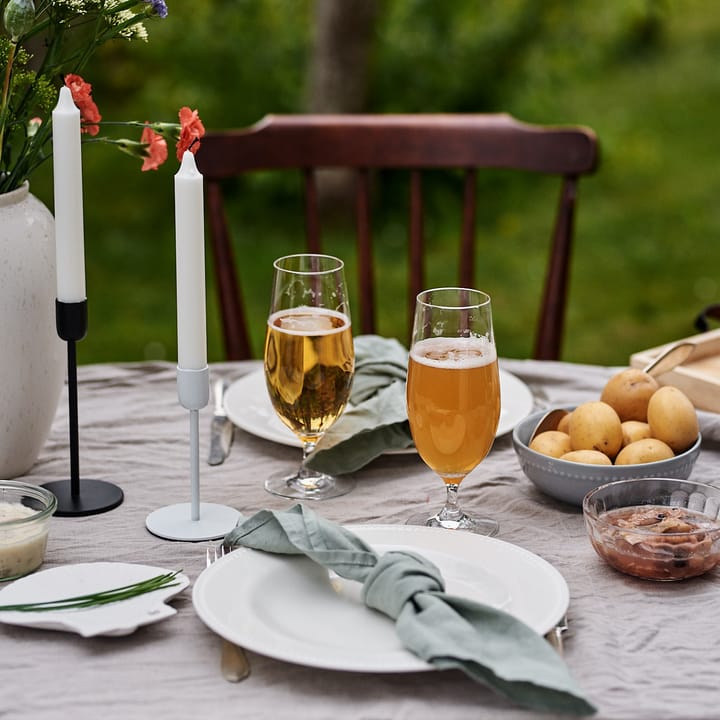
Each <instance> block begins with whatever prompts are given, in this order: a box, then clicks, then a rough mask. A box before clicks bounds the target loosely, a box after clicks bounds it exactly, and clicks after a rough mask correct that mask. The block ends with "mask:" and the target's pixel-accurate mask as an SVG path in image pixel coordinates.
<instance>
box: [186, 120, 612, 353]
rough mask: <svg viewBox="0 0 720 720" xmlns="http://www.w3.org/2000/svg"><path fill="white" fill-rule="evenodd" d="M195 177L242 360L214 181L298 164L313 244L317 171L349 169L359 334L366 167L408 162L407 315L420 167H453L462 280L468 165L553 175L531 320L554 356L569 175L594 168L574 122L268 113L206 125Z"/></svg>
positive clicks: (469, 202)
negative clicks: (459, 193)
mask: <svg viewBox="0 0 720 720" xmlns="http://www.w3.org/2000/svg"><path fill="white" fill-rule="evenodd" d="M196 159H197V163H198V168H199V170H200V172H201V173H202V174H203V175H204V177H205V182H206V193H207V209H208V220H209V229H210V235H211V241H212V252H213V255H214V264H215V273H216V282H217V288H218V293H219V303H220V308H221V315H222V318H221V319H222V327H223V334H224V342H225V350H226V354H227V357H228V359H230V360H235V359H244V358H248V357H252V350H251V347H250V341H249V335H248V329H247V325H246V319H245V314H244V308H243V300H242V296H241V293H240V287H239V283H238V278H237V273H236V266H235V261H234V258H233V252H232V246H231V241H230V230H229V227H228V222H227V217H226V212H225V207H224V198H223V181H225V180H228V179H230V178H234V177H237V176H239V175H242V174H245V173H249V172H252V171H257V170H273V169H274V170H279V169H291V168H297V169H298V170H300V172H301V173H302V174H303V177H304V188H305V228H306V240H307V250H308V251H310V252H319V251H320V250H321V241H320V212H319V202H318V190H317V182H316V171H317V170H319V169H325V168H349V169H351V170H353V171H354V172H355V173H356V175H357V184H356V190H355V203H356V229H357V247H358V276H359V277H358V284H359V293H358V296H359V299H360V330H361V332H363V333H374V332H375V293H374V268H373V257H372V232H371V218H370V205H371V203H370V199H371V198H370V177H369V176H370V172H371V171H373V170H376V169H381V168H388V169H407V170H409V173H410V183H409V184H410V191H409V194H410V197H409V259H408V273H409V278H408V289H409V297H408V303H409V306H410V312H409V317H410V318H412V307H413V306H414V301H415V296H416V295H417V293H418V292H419V291H420V290H422V289H424V287H423V278H424V255H423V193H422V179H421V178H422V175H421V172H422V170H428V169H437V168H458V169H461V170H462V171H464V197H463V217H462V230H461V237H460V248H459V277H458V283H459V284H460V285H461V286H466V287H472V286H473V285H474V267H475V262H474V254H475V224H476V182H477V170H478V169H482V168H502V169H515V170H523V171H529V172H535V173H542V174H547V175H556V176H558V177H559V178H561V179H562V182H561V192H560V201H559V204H558V206H557V212H556V215H555V224H554V229H553V234H552V247H551V251H550V255H549V261H548V269H547V274H546V278H545V286H544V289H543V296H542V302H541V307H540V312H539V315H538V323H537V328H536V337H535V347H534V353H533V355H534V357H535V358H538V359H557V358H559V356H560V348H561V342H562V334H563V324H564V316H565V306H566V303H567V286H568V273H569V263H570V255H571V245H572V237H573V226H574V212H575V204H576V195H577V183H578V179H579V177H580V176H581V175H585V174H589V173H592V172H593V171H594V170H595V168H596V165H597V160H598V150H597V140H596V137H595V134H594V133H593V132H592V131H591V130H589V129H587V128H582V127H543V126H538V125H530V124H526V123H521V122H518V121H517V120H515V119H514V118H513V117H511V116H510V115H507V114H504V113H503V114H459V115H432V114H420V115H287V116H284V115H269V116H266V117H265V118H263V119H262V120H261V121H260V122H258V123H257V124H255V125H253V126H252V127H250V128H246V129H241V130H229V131H224V132H208V133H207V134H206V135H205V136H204V137H203V139H202V143H201V147H200V149H199V151H198V153H197V157H196Z"/></svg>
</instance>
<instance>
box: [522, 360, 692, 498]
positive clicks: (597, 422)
mask: <svg viewBox="0 0 720 720" xmlns="http://www.w3.org/2000/svg"><path fill="white" fill-rule="evenodd" d="M560 410H564V411H565V412H559V413H553V418H554V419H555V422H554V423H553V426H551V427H547V423H543V427H542V431H541V432H536V429H537V428H538V424H539V423H540V421H541V420H543V418H545V416H546V415H547V411H546V410H545V411H540V412H537V413H533V414H531V415H528V416H527V417H526V418H525V419H524V420H523V421H521V422H520V423H518V425H516V426H515V429H514V430H513V436H512V440H513V447H514V448H515V452H516V454H517V457H518V460H519V461H520V467H521V468H522V470H523V472H524V473H525V475H527V477H528V478H529V479H530V480H531V481H532V482H533V483H534V484H535V485H536V486H537V487H538V488H539V489H540V490H541V491H542V492H544V493H546V494H547V495H550V496H552V497H554V498H556V499H558V500H562V501H564V502H567V503H571V504H573V505H577V506H582V501H583V498H584V497H585V495H586V494H587V493H588V492H590V491H591V490H593V489H595V488H596V487H599V486H600V485H604V484H606V483H610V482H615V481H618V480H629V479H633V478H678V479H682V480H685V479H687V478H688V477H689V476H690V473H691V472H692V469H693V466H694V464H695V461H696V460H697V457H698V455H699V454H700V442H701V439H702V438H701V435H700V429H699V424H698V419H697V413H696V411H695V407H694V406H693V404H692V402H691V401H690V400H689V399H688V397H687V396H686V395H685V394H684V393H683V392H682V391H681V390H679V389H678V388H675V387H673V386H671V385H665V386H662V387H661V386H660V385H658V383H657V381H656V380H655V378H653V377H652V376H651V375H648V374H647V373H645V372H643V371H642V370H639V369H636V368H628V369H626V370H622V371H620V372H619V373H617V374H616V375H614V376H613V377H612V378H610V380H608V382H607V384H606V385H605V387H604V388H603V390H602V393H601V395H600V397H599V398H598V399H597V400H591V401H588V402H583V403H580V404H579V405H574V406H566V407H563V408H560Z"/></svg>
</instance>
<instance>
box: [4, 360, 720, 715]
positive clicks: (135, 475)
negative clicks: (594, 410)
mask: <svg viewBox="0 0 720 720" xmlns="http://www.w3.org/2000/svg"><path fill="white" fill-rule="evenodd" d="M502 365H503V367H504V368H505V369H506V370H509V371H510V372H513V373H515V374H516V375H517V376H518V377H520V378H522V379H524V380H525V381H526V382H527V383H528V384H529V385H530V387H531V388H532V389H533V391H534V392H535V393H536V397H537V398H538V401H539V402H540V403H547V402H551V403H577V402H580V401H582V400H586V399H596V398H597V396H598V393H599V390H600V388H601V387H602V385H603V383H604V382H605V380H606V379H607V378H608V377H609V376H610V374H611V373H612V372H613V370H612V369H609V368H600V367H591V366H581V365H571V364H562V363H541V362H535V361H515V360H513V361H511V360H506V361H503V363H502ZM254 367H255V366H254V365H252V364H223V365H215V366H213V367H212V368H211V374H212V375H213V376H215V377H217V376H225V377H227V378H228V379H230V380H233V379H236V378H238V377H240V376H241V375H242V374H244V373H245V372H248V370H250V369H254ZM79 380H80V393H79V403H80V463H81V473H82V475H83V476H85V477H97V478H102V479H106V480H110V481H112V482H115V483H117V484H119V485H120V486H121V487H122V488H123V490H124V491H125V502H124V503H123V504H122V505H121V506H120V507H119V508H117V509H115V510H113V511H111V512H108V513H105V514H102V515H96V516H91V517H85V518H55V519H54V520H53V525H52V535H51V538H50V543H49V547H48V553H47V561H46V565H45V567H52V566H56V565H61V564H66V563H76V562H86V561H93V560H105V559H112V560H120V561H127V562H142V563H149V564H155V565H162V566H165V567H171V568H183V569H184V570H185V572H186V573H187V574H188V575H189V576H190V578H191V580H195V578H196V577H197V576H198V575H199V573H200V572H201V571H202V569H203V568H204V564H205V556H204V551H203V548H202V547H200V546H198V545H197V544H192V543H185V542H170V541H164V540H161V539H159V538H157V537H155V536H153V535H151V534H150V533H149V532H147V530H146V529H145V517H146V515H147V514H148V513H149V512H151V511H152V510H154V509H156V508H158V507H162V506H165V505H168V504H172V503H176V502H187V501H189V480H188V444H187V433H188V418H187V411H185V410H183V409H182V408H181V407H180V405H179V404H178V402H177V393H176V384H175V370H174V368H173V367H172V366H171V365H169V364H158V363H155V364H132V365H94V366H83V367H81V368H80V371H79ZM210 415H211V408H210V407H208V408H206V409H205V410H203V411H202V414H201V427H202V435H201V452H202V456H203V459H204V458H205V457H206V452H207V446H208V428H209V422H210ZM701 419H702V427H703V430H704V432H705V442H704V447H703V451H702V453H701V455H700V458H699V460H698V463H697V465H696V468H695V470H694V473H693V477H694V478H697V479H703V480H706V481H709V482H716V481H717V467H718V459H720V429H719V428H718V422H717V416H714V415H706V414H703V415H702V418H701ZM297 461H298V451H297V450H295V449H293V448H288V447H284V446H280V445H276V444H273V443H271V442H268V441H265V440H261V439H259V438H255V437H253V436H251V435H248V434H246V433H245V432H243V431H241V430H239V429H238V430H236V431H235V443H234V445H233V448H232V453H231V455H230V458H229V459H228V461H227V462H226V463H225V464H224V465H221V466H218V467H215V468H210V467H209V466H207V465H205V464H204V462H203V466H202V469H201V478H202V480H201V485H202V499H203V500H204V501H207V502H219V503H224V504H229V505H233V506H235V507H237V508H238V509H239V510H240V511H242V512H243V513H246V514H247V513H252V512H254V511H256V510H258V509H260V508H263V507H269V508H279V509H282V508H287V507H289V506H290V504H291V501H286V500H284V499H282V498H277V497H274V496H271V495H269V494H267V493H266V492H265V491H264V490H263V487H262V483H263V480H264V478H265V477H266V476H267V475H268V474H269V473H270V472H271V471H273V470H275V469H277V468H279V467H281V466H291V465H293V464H294V463H296V462H297ZM67 473H68V448H67V407H66V400H65V397H64V396H63V398H62V399H61V403H60V407H59V410H58V416H57V419H56V422H55V424H54V426H53V430H52V433H51V436H50V438H49V440H48V442H47V444H46V446H45V448H44V449H43V451H42V453H41V456H40V459H39V461H38V463H37V465H36V467H35V468H34V469H33V471H32V472H31V473H30V475H29V476H28V480H30V481H31V482H36V483H41V482H45V481H48V480H54V479H58V478H61V477H64V476H67ZM357 479H358V484H357V487H356V489H355V490H354V491H353V492H352V493H351V494H349V495H346V496H344V497H341V498H336V499H333V500H329V501H325V502H323V503H319V504H316V505H314V506H313V507H315V508H316V509H318V510H319V511H320V512H321V513H322V514H323V515H325V516H326V517H328V518H329V519H331V520H334V521H338V522H353V523H403V522H404V521H405V519H406V517H407V516H408V514H409V513H410V512H411V511H414V510H417V509H418V508H420V507H422V506H424V505H428V504H429V505H432V506H435V505H436V504H438V503H440V501H441V500H442V492H443V491H442V488H441V487H440V486H439V483H438V481H437V479H436V478H435V477H434V476H433V475H432V473H431V472H430V471H429V470H427V469H426V468H425V467H424V466H423V464H422V462H421V461H420V460H419V459H418V458H417V457H416V456H414V455H403V456H385V457H382V458H380V459H378V460H376V461H375V462H374V463H372V464H371V465H370V466H368V467H366V468H365V469H364V470H362V471H360V472H359V473H357ZM461 498H462V500H463V502H464V503H465V504H466V505H467V506H468V507H469V508H474V509H483V510H485V511H487V512H488V513H490V514H492V515H493V516H495V517H497V518H498V519H499V520H500V525H501V530H500V538H501V539H503V540H506V541H508V542H511V543H516V544H518V545H521V546H523V547H525V548H527V549H528V550H531V551H533V552H535V553H537V554H539V555H540V556H542V557H544V558H545V559H546V560H548V561H549V562H551V563H552V564H553V565H555V566H556V567H557V568H558V569H559V570H560V572H561V573H562V574H563V575H564V577H565V578H566V580H567V582H568V585H569V588H570V593H571V602H570V610H569V617H570V623H571V627H572V630H571V635H570V637H569V638H568V641H567V646H566V658H567V661H568V663H569V665H570V667H571V669H572V671H573V673H574V675H575V677H576V678H577V680H578V682H579V683H580V685H581V687H583V689H584V690H585V691H586V692H587V694H588V696H589V698H590V699H591V700H592V701H593V702H594V703H595V704H596V705H597V706H598V707H599V713H598V717H600V718H608V719H609V718H627V719H630V718H633V719H635V720H642V719H644V718H648V719H650V718H653V720H654V719H656V718H663V719H665V720H668V719H672V718H677V719H678V720H679V719H682V720H689V719H693V720H698V719H700V718H708V719H710V718H712V719H715V718H718V717H720V691H719V690H718V685H720V680H719V679H718V677H719V675H718V669H717V668H718V667H720V623H718V622H717V614H718V602H719V601H718V598H719V597H720V595H719V594H718V589H719V588H718V573H717V572H713V573H711V574H709V575H707V576H705V577H703V578H699V579H696V580H692V581H688V582H683V583H676V584H673V583H670V584H655V583H648V582H643V581H639V580H634V579H631V578H629V577H626V576H623V575H620V574H618V573H616V572H614V571H613V570H611V569H610V568H608V567H606V566H605V565H604V564H603V563H602V562H601V561H600V560H599V559H598V558H597V557H596V555H595V554H594V552H593V550H592V548H591V547H590V544H589V542H588V541H587V539H586V536H585V531H584V529H583V521H582V515H581V513H580V510H579V509H577V508H574V507H570V506H567V505H563V504H561V503H559V502H556V501H554V500H553V499H551V498H548V497H545V496H543V495H541V494H540V493H539V492H538V491H537V490H536V489H535V488H534V486H533V485H532V484H531V483H530V482H529V481H528V480H527V479H526V478H525V477H524V475H523V474H522V472H521V471H520V468H519V465H518V462H517V460H516V458H515V454H514V451H513V449H512V445H511V440H510V437H509V436H505V437H502V438H499V439H498V440H497V441H496V442H495V445H494V447H493V449H492V451H491V453H490V455H489V456H488V458H487V459H486V460H485V461H484V462H483V463H482V464H481V466H480V467H479V468H478V469H477V470H476V471H475V472H474V473H473V474H472V475H471V476H469V478H468V479H467V480H466V482H465V483H464V484H463V487H462V491H461ZM174 605H175V607H176V608H177V609H178V610H179V613H178V615H176V616H174V617H172V618H170V619H169V620H166V621H163V622H160V623H157V624H155V625H151V626H147V627H144V628H141V629H140V630H138V631H137V632H135V633H134V634H132V635H130V636H127V637H120V638H96V639H91V640H84V639H81V638H80V637H79V636H76V635H72V634H68V633H61V632H51V631H43V630H30V629H24V628H20V627H11V626H0V685H1V687H2V699H1V700H0V717H1V718H12V719H13V720H15V719H16V718H32V719H33V720H45V719H47V718H57V719H58V720H60V719H62V720H65V719H66V718H69V717H72V718H74V719H75V720H91V719H92V720H96V719H97V718H102V719H103V720H113V719H115V718H123V719H124V720H125V719H127V718H157V719H158V720H160V719H162V718H203V720H206V719H207V720H210V719H213V718H222V719H223V720H228V719H229V718H235V717H237V718H256V719H260V718H266V717H267V718H317V719H324V718H328V719H330V718H332V719H333V720H336V719H337V718H351V719H354V718H357V719H360V718H363V719H368V718H372V719H382V718H396V719H401V718H402V719H405V718H412V720H418V719H419V718H437V717H439V716H442V717H447V718H453V720H457V719H461V718H498V719H499V720H509V719H516V718H529V717H538V716H537V715H535V714H533V713H530V712H527V711H523V710H520V709H518V708H516V707H514V706H512V705H510V704H509V703H507V702H506V701H504V700H503V699H502V698H500V697H498V696H496V695H494V694H493V693H492V692H490V691H489V690H487V689H485V688H484V687H481V686H479V685H476V684H475V683H473V682H472V681H470V680H468V679H467V678H466V677H465V676H464V675H462V674H461V673H459V672H444V673H411V674H399V675H393V674H355V673H346V672H339V671H331V670H318V669H311V668H307V667H302V666H296V665H292V664H289V663H284V662H279V661H277V660H272V659H269V658H266V657H263V656H261V655H257V654H254V653H251V654H250V657H251V662H252V666H253V674H252V676H251V677H250V678H249V679H248V680H246V681H245V682H243V683H241V684H239V685H233V684H229V683H227V682H226V681H225V680H223V679H222V678H221V676H220V672H219V668H218V659H219V649H220V641H219V638H218V637H217V636H215V635H214V634H213V633H212V632H210V631H209V630H208V629H207V628H206V627H205V625H204V624H203V623H202V622H201V620H200V619H199V618H198V617H197V615H196V614H195V611H194V609H193V605H192V601H191V595H190V589H188V590H186V591H185V592H184V593H183V594H182V595H181V596H179V597H178V598H177V599H176V600H175V601H174Z"/></svg>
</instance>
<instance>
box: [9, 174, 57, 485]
mask: <svg viewBox="0 0 720 720" xmlns="http://www.w3.org/2000/svg"><path fill="white" fill-rule="evenodd" d="M54 227H55V221H54V218H53V216H52V214H51V213H50V211H49V210H48V209H47V207H45V205H43V203H41V202H40V201H39V200H38V199H37V198H36V197H35V196H34V195H32V194H31V193H30V189H29V185H28V183H25V184H24V185H23V186H22V187H20V188H18V189H17V190H13V191H12V192H9V193H5V194H1V195H0V478H13V477H18V476H20V475H24V474H25V473H26V472H27V471H28V470H30V468H31V467H32V466H33V464H34V463H35V461H36V460H37V457H38V454H39V453H40V449H41V448H42V446H43V444H44V443H45V441H46V440H47V437H48V433H49V432H50V426H51V424H52V421H53V418H54V417H55V412H56V410H57V406H58V400H59V398H60V390H61V389H62V385H63V382H64V379H65V370H66V367H65V365H66V361H65V347H64V343H63V342H62V340H60V338H59V337H58V335H57V330H56V328H55V294H56V279H55V230H54Z"/></svg>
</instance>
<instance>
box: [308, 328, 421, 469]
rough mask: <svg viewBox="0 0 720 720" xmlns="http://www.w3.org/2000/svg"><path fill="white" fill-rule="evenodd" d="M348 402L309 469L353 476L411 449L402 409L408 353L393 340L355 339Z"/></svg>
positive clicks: (371, 336)
mask: <svg viewBox="0 0 720 720" xmlns="http://www.w3.org/2000/svg"><path fill="white" fill-rule="evenodd" d="M354 343H355V376H354V378H353V386H352V391H351V393H350V402H349V404H348V407H347V408H346V409H345V412H344V413H343V414H342V415H341V416H340V418H339V420H338V421H337V422H336V423H335V424H334V425H333V426H332V427H331V428H330V430H328V432H327V433H326V434H325V436H324V437H323V438H322V440H321V441H320V442H319V443H318V446H317V448H316V449H315V451H314V452H313V453H312V455H310V457H309V458H308V460H307V461H306V464H307V466H308V467H310V468H312V469H314V470H319V471H320V472H326V473H330V474H331V475H342V474H343V473H349V472H354V471H355V470H359V469H360V468H361V467H363V466H365V465H367V463H369V462H370V461H371V460H374V459H375V458H376V457H378V455H381V454H382V453H383V452H385V451H386V450H402V449H404V448H407V447H410V446H411V445H412V442H413V441H412V435H411V434H410V426H409V424H408V419H407V407H406V404H405V378H406V376H407V357H408V351H407V350H406V349H405V348H404V347H403V346H402V345H401V344H400V343H399V342H398V341H397V340H394V339H392V338H383V337H380V336H379V335H359V336H358V337H356V338H355V340H354Z"/></svg>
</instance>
